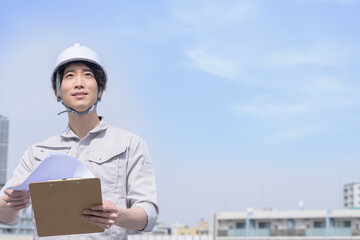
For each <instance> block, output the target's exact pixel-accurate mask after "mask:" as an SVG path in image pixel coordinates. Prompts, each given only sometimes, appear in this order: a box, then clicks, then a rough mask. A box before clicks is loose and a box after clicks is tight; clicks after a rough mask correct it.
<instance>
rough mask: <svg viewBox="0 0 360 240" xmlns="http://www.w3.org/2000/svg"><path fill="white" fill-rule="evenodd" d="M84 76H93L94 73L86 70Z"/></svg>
mask: <svg viewBox="0 0 360 240" xmlns="http://www.w3.org/2000/svg"><path fill="white" fill-rule="evenodd" d="M85 77H89V78H93V77H94V74H93V73H92V72H86V73H85Z"/></svg>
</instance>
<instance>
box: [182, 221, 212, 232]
mask: <svg viewBox="0 0 360 240" xmlns="http://www.w3.org/2000/svg"><path fill="white" fill-rule="evenodd" d="M176 234H177V235H192V236H195V235H208V234H209V225H208V223H207V222H206V221H204V220H200V221H199V223H198V226H197V227H188V226H184V227H180V228H178V229H177V231H176Z"/></svg>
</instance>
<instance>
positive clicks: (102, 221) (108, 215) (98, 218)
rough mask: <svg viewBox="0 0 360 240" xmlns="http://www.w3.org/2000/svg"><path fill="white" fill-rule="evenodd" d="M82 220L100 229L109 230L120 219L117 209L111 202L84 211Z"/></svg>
mask: <svg viewBox="0 0 360 240" xmlns="http://www.w3.org/2000/svg"><path fill="white" fill-rule="evenodd" d="M82 218H83V219H84V220H85V221H87V222H90V223H92V224H95V225H96V226H98V227H101V228H103V229H109V228H110V227H111V226H112V225H113V224H115V220H116V219H117V218H118V214H117V208H116V205H115V204H114V203H112V202H111V201H106V202H104V203H103V204H102V205H94V206H92V207H91V208H90V209H86V210H84V215H83V216H82Z"/></svg>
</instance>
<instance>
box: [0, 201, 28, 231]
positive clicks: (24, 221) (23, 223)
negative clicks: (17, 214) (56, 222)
mask: <svg viewBox="0 0 360 240" xmlns="http://www.w3.org/2000/svg"><path fill="white" fill-rule="evenodd" d="M33 232H34V230H33V226H32V217H31V208H30V207H28V208H27V209H26V210H25V211H24V212H23V214H22V217H21V220H20V222H19V223H18V224H17V225H15V226H6V225H2V224H0V235H2V234H6V235H30V234H33Z"/></svg>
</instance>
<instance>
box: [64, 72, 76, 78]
mask: <svg viewBox="0 0 360 240" xmlns="http://www.w3.org/2000/svg"><path fill="white" fill-rule="evenodd" d="M73 76H74V74H72V73H67V74H66V75H65V76H64V78H72V77H73Z"/></svg>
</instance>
